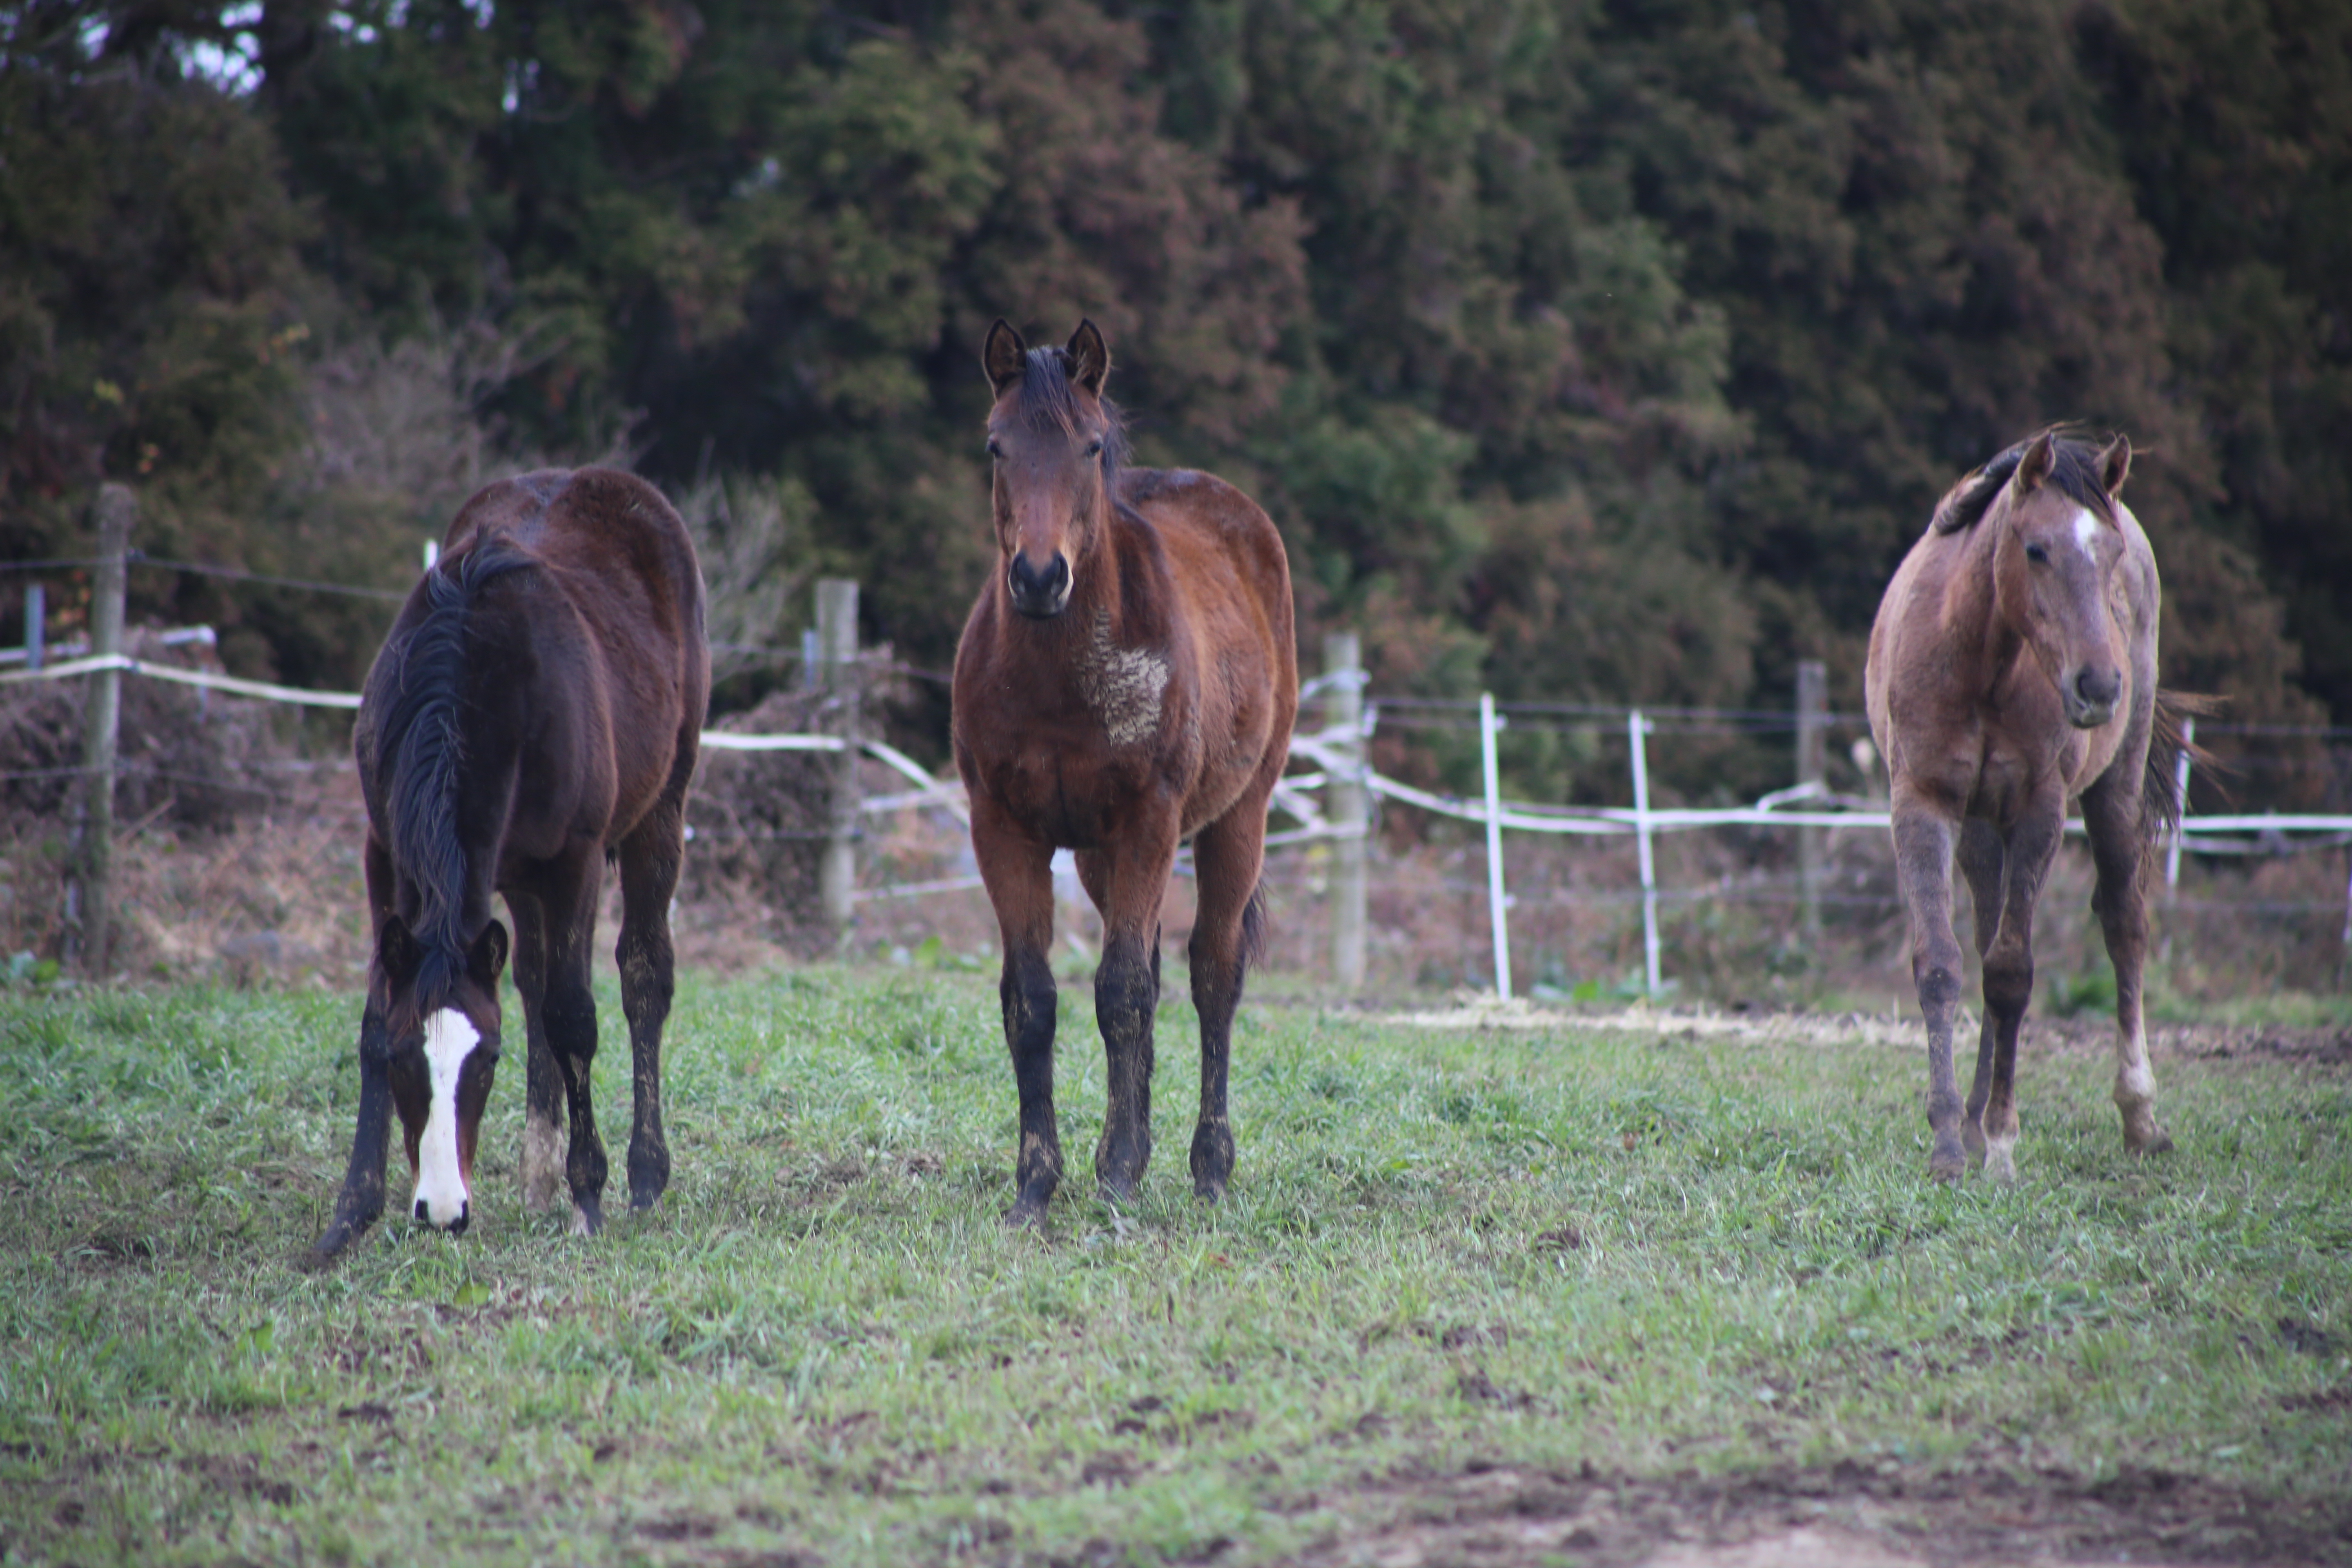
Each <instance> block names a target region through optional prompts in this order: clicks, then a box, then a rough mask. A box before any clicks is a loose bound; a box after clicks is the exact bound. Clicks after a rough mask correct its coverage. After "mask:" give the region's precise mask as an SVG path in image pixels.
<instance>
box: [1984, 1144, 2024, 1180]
mask: <svg viewBox="0 0 2352 1568" xmlns="http://www.w3.org/2000/svg"><path fill="white" fill-rule="evenodd" d="M1984 1178H1985V1180H1986V1181H1988V1182H1993V1183H1997V1184H2000V1185H2001V1186H2004V1187H2009V1186H2014V1185H2016V1184H2017V1162H2016V1160H2015V1159H2013V1158H2011V1155H2010V1152H2009V1151H2008V1150H2006V1149H1992V1150H1988V1151H1987V1152H1986V1153H1985V1162H1984Z"/></svg>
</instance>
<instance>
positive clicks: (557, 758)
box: [446, 468, 710, 843]
mask: <svg viewBox="0 0 2352 1568" xmlns="http://www.w3.org/2000/svg"><path fill="white" fill-rule="evenodd" d="M482 550H511V551H514V552H518V553H520V554H521V555H523V556H525V557H526V558H528V559H529V561H530V563H532V565H533V566H535V567H536V568H538V570H535V571H530V572H519V573H513V574H509V575H508V576H507V577H505V578H503V579H501V580H499V582H497V583H494V584H491V585H490V586H489V588H488V591H487V592H486V593H485V595H483V606H482V609H481V610H480V611H479V612H478V616H477V620H478V633H477V637H478V647H479V649H480V655H479V657H480V658H481V660H482V663H483V665H484V669H483V671H482V674H483V678H484V679H486V680H488V681H489V682H490V684H491V685H492V686H493V687H494V688H495V689H496V691H495V693H494V694H493V695H491V696H490V698H489V700H490V702H491V703H493V704H496V705H501V706H510V707H511V708H512V710H514V715H515V722H516V723H517V724H518V725H520V726H521V727H522V728H523V729H524V730H525V731H526V732H527V734H528V735H529V737H530V741H529V743H528V745H527V748H526V754H525V755H524V757H523V758H522V766H523V767H524V768H525V770H526V772H527V773H530V774H531V775H532V776H534V777H535V778H537V779H539V780H540V781H541V784H542V787H543V788H546V789H548V790H550V791H551V793H550V794H547V795H542V796H541V800H542V801H543V802H544V804H545V805H547V806H548V807H549V809H548V810H547V811H545V812H544V813H541V815H542V816H545V817H546V818H547V819H548V821H547V824H546V825H545V826H544V829H543V831H544V832H545V834H547V835H549V836H551V837H561V836H562V833H564V832H566V831H582V830H589V829H590V828H591V826H592V823H593V831H594V832H595V833H596V835H597V836H598V837H603V838H604V840H605V842H607V843H610V842H613V841H614V840H615V839H617V838H618V837H623V836H625V834H626V832H627V831H628V830H629V829H630V828H632V827H633V826H635V823H636V822H637V821H639V820H640V819H642V818H643V817H644V816H645V814H646V811H647V810H649V809H650V808H651V807H652V805H654V804H655V803H656V801H657V800H659V799H662V798H666V797H668V796H671V795H682V792H683V790H684V787H685V784H686V781H687V779H688V777H689V776H690V775H691V773H692V771H693V767H694V763H695V759H696V756H697V754H698V750H699V740H700V736H701V731H702V724H703V721H704V718H705V716H706V713H707V710H708V709H709V699H710V651H709V642H708V640H707V637H706V633H705V628H704V604H703V588H702V572H701V568H700V565H699V564H698V562H697V560H696V556H695V552H694V543H693V540H692V537H691V536H690V535H689V534H688V531H687V529H686V525H685V523H684V521H682V520H681V519H680V518H679V517H678V515H677V510H676V509H675V508H673V507H672V506H671V505H670V504H669V502H668V501H667V500H666V499H665V498H664V497H663V496H662V493H661V492H660V491H659V490H657V489H655V488H654V487H653V486H652V485H650V484H647V483H646V481H645V480H643V479H638V478H636V477H635V475H632V474H625V473H622V472H620V471H618V470H616V469H611V468H579V469H568V470H567V469H542V470H540V471H538V472H534V473H528V474H522V475H519V476H517V477H515V478H513V479H501V480H498V481H496V482H494V483H492V484H489V485H486V486H484V487H483V488H482V489H480V490H478V491H477V492H476V493H475V495H474V496H473V497H472V499H471V500H468V501H467V503H466V504H465V506H463V507H462V508H460V509H459V510H458V513H457V518H456V520H455V521H453V522H452V523H451V524H450V528H449V532H448V538H447V543H446V552H448V554H449V556H450V557H452V558H453V559H456V560H462V558H463V557H464V555H465V554H467V553H468V552H474V551H482ZM523 815H524V816H529V815H530V814H529V813H525V814H523ZM565 822H568V823H569V824H570V825H571V826H570V827H569V828H565V827H564V826H562V824H563V823H565Z"/></svg>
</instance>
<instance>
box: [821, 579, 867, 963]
mask: <svg viewBox="0 0 2352 1568" xmlns="http://www.w3.org/2000/svg"><path fill="white" fill-rule="evenodd" d="M816 640H817V658H818V660H819V662H820V665H821V667H822V668H823V671H824V675H823V680H824V689H825V691H826V692H827V694H828V700H827V701H826V704H825V705H826V707H827V708H828V709H830V710H832V715H833V722H832V723H831V724H830V725H829V726H828V728H829V729H831V730H832V731H833V732H834V733H835V734H836V735H839V736H840V737H841V740H842V748H841V751H840V752H839V754H838V755H837V756H836V757H835V772H834V776H833V797H832V804H831V810H830V811H829V813H828V814H827V817H826V822H825V840H824V859H823V861H822V862H821V863H820V865H819V867H818V869H817V897H818V900H819V902H820V904H821V906H822V908H823V910H824V921H825V923H826V924H827V925H828V926H830V927H831V928H832V929H833V931H834V933H835V946H836V947H838V946H839V945H840V944H842V943H844V942H847V941H848V940H849V914H850V904H851V900H852V898H853V895H854V894H855V892H856V887H857V850H856V841H857V805H858V802H857V741H858V721H859V719H860V717H861V715H860V713H859V711H858V709H859V696H860V687H861V681H860V679H859V677H860V674H861V673H862V672H861V671H860V669H859V667H858V663H857V584H856V583H855V582H853V581H851V580H849V579H848V578H845V577H821V578H819V579H817V584H816Z"/></svg>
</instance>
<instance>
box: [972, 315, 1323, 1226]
mask: <svg viewBox="0 0 2352 1568" xmlns="http://www.w3.org/2000/svg"><path fill="white" fill-rule="evenodd" d="M982 363H984V365H985V366H986V368H987V371H988V379H989V384H991V385H992V386H993V387H994V388H995V389H996V403H995V406H994V407H993V408H992V410H991V411H990V413H989V416H988V452H989V456H990V458H992V459H993V460H994V463H995V468H996V474H995V487H994V488H995V515H996V546H997V556H998V565H997V570H996V571H995V572H994V573H993V574H992V575H991V577H990V579H989V583H988V585H987V586H986V587H985V588H983V589H982V591H981V595H980V602H979V603H978V604H976V605H973V606H972V611H971V619H970V620H969V621H967V622H966V623H965V624H964V631H963V642H962V644H961V647H958V648H957V650H956V667H955V720H954V733H955V756H956V767H957V769H958V771H959V772H961V773H962V775H963V782H964V787H965V788H966V789H967V790H968V791H969V792H970V794H971V842H972V849H973V852H974V854H975V855H976V856H977V857H978V858H979V861H980V874H981V877H982V879H983V880H984V881H985V882H986V883H987V885H988V896H989V899H990V900H991V901H992V903H994V904H995V906H996V919H997V922H998V924H999V925H1000V926H1001V927H1002V928H1003V935H1004V978H1003V986H1002V988H1001V992H1002V995H1003V1001H1004V1037H1005V1042H1006V1044H1007V1045H1008V1046H1009V1047H1011V1049H1012V1053H1013V1078H1014V1080H1015V1082H1016V1083H1017V1084H1018V1086H1019V1089H1020V1095H1021V1149H1020V1153H1019V1155H1018V1157H1017V1161H1016V1163H1015V1166H1014V1177H1015V1180H1016V1182H1017V1184H1018V1185H1019V1189H1020V1194H1019V1196H1018V1198H1017V1199H1016V1200H1015V1201H1014V1203H1013V1208H1012V1210H1011V1212H1010V1213H1009V1214H1008V1215H1006V1216H1005V1217H1006V1218H1007V1219H1008V1220H1010V1221H1012V1222H1013V1223H1016V1224H1022V1223H1031V1224H1034V1223H1040V1222H1042V1221H1043V1219H1044V1216H1045V1205H1046V1204H1047V1202H1048V1201H1049V1200H1050V1199H1051V1198H1052V1197H1053V1195H1054V1189H1055V1186H1056V1185H1057V1184H1059V1183H1060V1181H1061V1179H1062V1146H1061V1141H1060V1138H1059V1136H1058V1134H1057V1133H1056V1132H1055V1124H1054V1011H1055V992H1054V972H1053V969H1052V968H1051V966H1050V965H1049V964H1048V963H1047V962H1046V950H1047V948H1048V947H1049V946H1050V945H1051V943H1052V942H1053V936H1054V883H1053V875H1052V871H1051V869H1050V863H1051V861H1052V858H1053V855H1054V851H1055V849H1056V848H1057V847H1058V848H1068V849H1074V850H1076V852H1077V863H1078V877H1079V879H1080V880H1081V881H1082V882H1083V883H1084V884H1085V886H1086V889H1087V896H1088V897H1089V898H1091V899H1092V900H1094V903H1095V907H1096V908H1097V910H1101V911H1102V918H1103V953H1102V963H1101V966H1100V967H1099V968H1098V969H1097V970H1096V972H1095V1021H1096V1022H1097V1024H1098V1025H1099V1026H1101V1029H1102V1037H1103V1051H1104V1054H1105V1056H1106V1058H1108V1089H1109V1104H1108V1110H1107V1113H1106V1114H1105V1116H1104V1119H1103V1133H1102V1142H1101V1143H1100V1144H1099V1145H1098V1146H1097V1148H1096V1150H1095V1176H1096V1179H1097V1181H1098V1182H1099V1183H1100V1184H1101V1186H1102V1190H1103V1192H1104V1194H1106V1195H1107V1196H1108V1197H1110V1198H1113V1199H1115V1200H1121V1201H1123V1200H1126V1199H1128V1198H1130V1197H1132V1196H1133V1195H1134V1193H1135V1190H1136V1186H1137V1184H1139V1182H1140V1181H1141V1180H1142V1179H1143V1172H1144V1167H1145V1166H1146V1165H1147V1164H1148V1163H1150V1159H1151V1065H1152V1047H1151V1021H1152V1012H1153V1009H1154V1008H1155V1007H1156V1006H1157V1005H1158V1002H1159V996H1160V898H1161V896H1162V894H1163V893H1164V892H1165V890H1166V889H1167V886H1168V877H1169V873H1170V871H1171V868H1173V866H1174V864H1175V860H1176V847H1177V845H1178V843H1179V842H1181V840H1183V839H1187V838H1189V839H1191V840H1192V864H1193V868H1194V869H1195V871H1196V873H1197V874H1198V881H1199V894H1200V898H1199V911H1198V914H1197V916H1196V918H1195V920H1194V921H1193V925H1192V943H1191V945H1190V948H1189V950H1188V951H1189V952H1190V953H1191V955H1192V1001H1193V1005H1195V1006H1196V1007H1197V1008H1198V1009H1199V1011H1200V1015H1201V1116H1200V1121H1199V1124H1198V1125H1197V1126H1196V1127H1195V1128H1194V1129H1193V1132H1192V1188H1193V1191H1194V1192H1196V1193H1198V1194H1200V1195H1201V1196H1202V1197H1205V1198H1210V1199H1214V1198H1217V1197H1220V1196H1222V1195H1223V1192H1224V1190H1225V1182H1226V1179H1227V1177H1228V1176H1229V1175H1230V1174H1231V1173H1232V1171H1233V1163H1234V1136H1233V1130H1232V1127H1231V1125H1230V1124H1229V1122H1228V1121H1227V1118H1226V1110H1225V1079H1226V1064H1227V1059H1228V1055H1229V1052H1230V1049H1231V1040H1232V1031H1233V1021H1234V1007H1235V1006H1236V1005H1238V1004H1239V1003H1240V1001H1241V994H1242V973H1243V970H1244V966H1245V965H1246V964H1247V963H1248V961H1249V960H1250V958H1251V957H1252V956H1254V953H1255V949H1257V948H1258V947H1259V946H1260V945H1261V934H1262V929H1263V925H1264V921H1265V903H1264V899H1263V896H1262V894H1261V892H1260V890H1259V888H1258V873H1259V870H1260V868H1261V864H1262V861H1263V859H1264V855H1265V808H1266V798H1267V796H1268V795H1271V794H1272V793H1273V790H1274V783H1275V779H1276V776H1277V775H1279V774H1280V773H1281V772H1282V769H1283V764H1284V762H1285V760H1286V757H1287V756H1288V753H1289V748H1290V729H1291V723H1292V721H1294V720H1295V719H1296V718H1297V714H1298V663H1297V651H1296V649H1295V648H1294V647H1293V646H1292V627H1291V605H1290V567H1289V563H1288V561H1287V559H1286V557H1285V555H1284V553H1283V549H1282V538H1281V536H1280V535H1279V534H1277V533H1276V531H1275V528H1274V524H1273V523H1272V522H1270V521H1267V519H1266V515H1265V512H1263V511H1261V510H1258V508H1257V506H1256V504H1255V502H1253V501H1252V500H1250V499H1249V498H1248V497H1247V496H1245V495H1244V494H1242V492H1241V491H1239V490H1237V489H1234V487H1233V486H1231V485H1229V484H1226V483H1225V482H1224V481H1223V480H1222V479H1215V478H1213V477H1212V476H1210V475H1208V474H1202V473H1194V472H1192V471H1190V470H1188V469H1182V468H1178V469H1171V470H1168V471H1164V472H1162V471H1156V470H1153V469H1149V468H1121V467H1120V466H1119V457H1120V452H1121V445H1122V443H1121V438H1120V429H1119V423H1118V414H1117V412H1116V411H1115V410H1114V409H1113V407H1112V406H1111V405H1109V404H1108V403H1107V402H1105V401H1104V399H1103V395H1102V389H1103V380H1104V378H1105V377H1106V376H1107V375H1108V374H1109V372H1110V353H1109V351H1108V349H1107V348H1106V347H1105V346H1104V344H1103V339H1102V334H1101V333H1100V332H1099V331H1097V330H1096V329H1095V325H1094V323H1093V322H1091V321H1082V322H1080V323H1079V325H1078V330H1077V331H1076V333H1075V334H1074V335H1073V336H1072V337H1071V339H1070V342H1069V344H1068V346H1067V347H1066V348H1043V349H1030V348H1027V347H1026V346H1025V345H1024V343H1023V342H1022V341H1021V338H1020V335H1019V334H1018V333H1016V332H1014V331H1013V329H1012V328H1011V327H1009V326H1007V325H1006V324H1005V323H1004V322H1003V321H998V322H997V323H996V324H995V325H994V326H993V327H992V328H990V329H989V332H988V342H987V345H986V348H985V349H984V351H983V353H982Z"/></svg>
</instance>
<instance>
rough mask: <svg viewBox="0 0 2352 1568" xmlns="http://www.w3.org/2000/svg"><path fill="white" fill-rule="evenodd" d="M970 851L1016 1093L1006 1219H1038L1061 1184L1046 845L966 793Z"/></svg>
mask: <svg viewBox="0 0 2352 1568" xmlns="http://www.w3.org/2000/svg"><path fill="white" fill-rule="evenodd" d="M973 795H974V797H975V798H974V799H973V801H972V816H971V849H972V855H973V858H976V859H977V860H978V861H979V862H980V878H981V880H982V882H983V883H985V884H986V885H987V887H988V900H989V902H990V903H991V904H992V905H993V906H994V907H995V910H996V925H997V930H998V932H999V933H1000V934H1001V935H1002V936H1003V940H1004V974H1003V980H1002V981H1001V982H1000V983H999V984H998V986H997V994H998V996H999V997H1000V998H1001V999H1002V1001H1003V1005H1004V1044H1005V1048H1006V1049H1007V1050H1008V1051H1010V1052H1011V1054H1012V1057H1013V1084H1014V1086H1015V1088H1016V1089H1018V1091H1019V1093H1020V1097H1021V1149H1020V1152H1019V1153H1018V1154H1016V1155H1015V1156H1014V1158H1013V1184H1014V1187H1015V1189H1016V1195H1015V1197H1014V1198H1013V1206H1012V1208H1010V1209H1008V1210H1006V1211H1005V1215H1004V1220H1005V1223H1006V1224H1007V1225H1043V1224H1044V1223H1045V1205H1047V1204H1048V1203H1051V1202H1052V1201H1053V1197H1054V1189H1055V1188H1056V1187H1058V1186H1060V1185H1061V1183H1062V1140H1061V1135H1060V1133H1059V1132H1058V1131H1056V1130H1055V1124H1054V1010H1055V1005H1056V998H1055V989H1054V969H1053V963H1052V957H1051V954H1050V952H1049V951H1048V950H1049V949H1050V948H1051V946H1052V944H1053V941H1054V871H1053V864H1054V851H1053V847H1052V846H1050V845H1047V844H1044V843H1041V842H1039V841H1037V840H1036V839H1034V838H1031V837H1027V836H1026V835H1024V833H1022V831H1021V830H1020V829H1019V828H1018V827H1016V826H1013V824H1012V823H1011V822H1010V821H1009V820H1008V819H1007V818H1006V817H1005V816H1003V813H1001V812H999V811H997V810H996V809H995V808H994V807H993V806H992V805H990V804H989V802H988V799H987V797H986V796H985V795H981V794H980V792H978V791H974V792H973Z"/></svg>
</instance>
